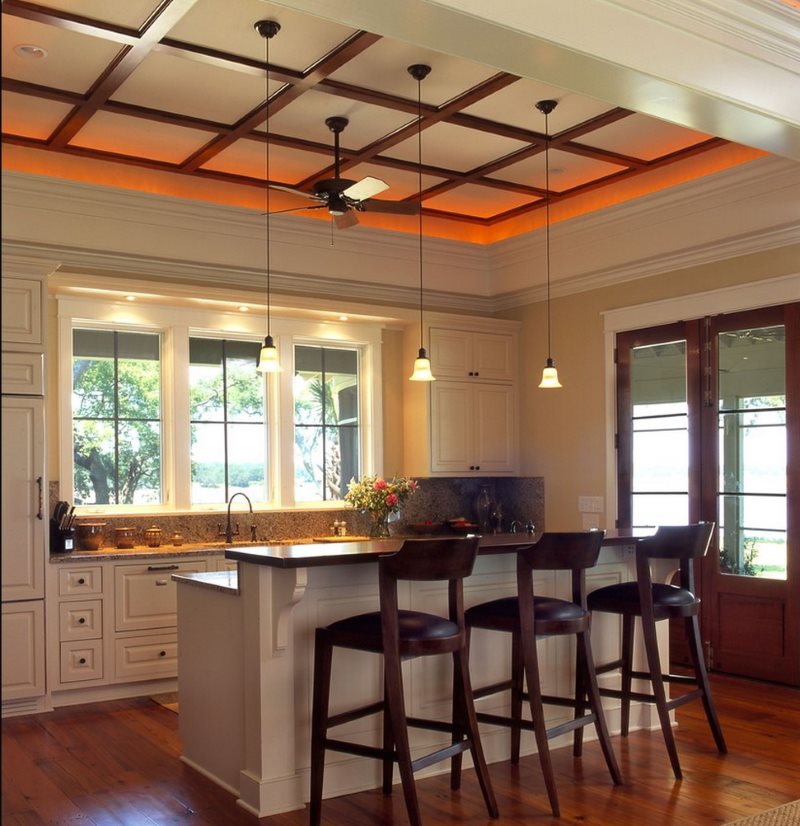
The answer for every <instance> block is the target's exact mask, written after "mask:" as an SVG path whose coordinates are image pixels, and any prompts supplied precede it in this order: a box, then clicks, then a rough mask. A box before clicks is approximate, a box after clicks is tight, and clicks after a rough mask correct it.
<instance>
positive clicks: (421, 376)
mask: <svg viewBox="0 0 800 826" xmlns="http://www.w3.org/2000/svg"><path fill="white" fill-rule="evenodd" d="M430 71H431V67H430V66H427V65H426V64H424V63H414V64H413V65H412V66H409V67H408V73H409V74H410V75H411V77H413V78H414V80H416V81H417V158H418V161H419V163H418V165H417V178H418V187H417V189H418V194H417V199H418V204H417V214H418V216H419V352H418V354H417V358H416V359H415V361H414V372H413V373H412V374H411V376H409V379H410V380H411V381H436V376H434V375H433V372H432V371H431V360H430V359H429V358H428V353H427V352H426V350H425V341H424V339H425V327H424V325H423V323H422V306H423V301H422V81H423V80H425V78H426V77H427V76H428V75H429V74H430Z"/></svg>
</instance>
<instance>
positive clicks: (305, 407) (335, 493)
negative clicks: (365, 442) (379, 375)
mask: <svg viewBox="0 0 800 826" xmlns="http://www.w3.org/2000/svg"><path fill="white" fill-rule="evenodd" d="M294 363H295V370H294V381H293V388H294V433H295V437H294V460H295V461H294V466H295V498H296V500H297V501H300V502H315V501H325V500H339V499H343V498H344V494H345V492H346V490H347V483H348V482H349V481H350V479H351V478H353V477H357V476H358V475H359V466H360V448H359V443H360V432H359V431H360V427H359V358H358V350H356V349H352V348H351V349H348V348H338V347H314V346H310V345H297V346H295V348H294Z"/></svg>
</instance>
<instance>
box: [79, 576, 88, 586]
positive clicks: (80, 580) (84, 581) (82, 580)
mask: <svg viewBox="0 0 800 826" xmlns="http://www.w3.org/2000/svg"><path fill="white" fill-rule="evenodd" d="M78 585H86V580H85V579H84V578H83V577H81V578H80V579H79V580H78Z"/></svg>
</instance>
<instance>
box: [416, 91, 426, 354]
mask: <svg viewBox="0 0 800 826" xmlns="http://www.w3.org/2000/svg"><path fill="white" fill-rule="evenodd" d="M417 160H418V163H417V208H418V210H419V346H420V347H421V348H422V347H424V346H425V344H424V336H423V332H422V330H423V326H422V78H421V77H419V76H418V77H417Z"/></svg>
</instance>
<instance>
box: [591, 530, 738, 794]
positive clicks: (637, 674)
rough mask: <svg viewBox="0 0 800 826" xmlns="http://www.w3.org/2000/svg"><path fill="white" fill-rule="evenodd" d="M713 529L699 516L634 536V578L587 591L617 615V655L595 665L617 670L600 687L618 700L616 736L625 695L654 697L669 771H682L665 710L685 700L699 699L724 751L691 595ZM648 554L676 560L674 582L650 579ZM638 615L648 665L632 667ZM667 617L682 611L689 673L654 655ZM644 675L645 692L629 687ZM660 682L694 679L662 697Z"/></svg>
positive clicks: (625, 721)
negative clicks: (615, 684) (665, 665)
mask: <svg viewBox="0 0 800 826" xmlns="http://www.w3.org/2000/svg"><path fill="white" fill-rule="evenodd" d="M713 533H714V523H713V522H701V523H698V524H696V525H674V526H666V527H660V528H658V530H657V531H656V533H655V534H654V535H653V536H650V537H645V538H642V539H639V540H638V541H637V542H636V582H623V583H620V584H619V585H609V586H607V587H606V588H599V589H597V590H596V591H593V592H592V593H591V594H589V608H590V610H592V611H603V612H606V613H610V614H620V615H621V616H622V648H621V656H620V658H619V659H617V660H614V661H613V662H609V663H604V664H602V665H599V666H598V667H597V673H598V674H602V673H605V672H608V671H616V670H621V687H620V688H619V689H613V688H602V689H601V690H600V693H601V694H602V695H603V696H605V697H616V698H618V699H621V700H622V721H621V722H622V730H621V733H622V736H623V737H627V736H628V726H629V722H630V705H631V700H632V699H633V700H639V701H641V702H648V703H655V706H656V709H657V711H658V719H659V721H660V723H661V731H662V733H663V735H664V743H665V744H666V747H667V753H668V754H669V760H670V763H671V764H672V770H673V772H674V773H675V777H676V778H678V779H679V780H680V779H681V778H682V777H683V773H682V772H681V766H680V762H679V760H678V750H677V748H676V746H675V737H674V735H673V733H672V725H671V722H670V718H669V713H670V711H671V710H672V709H674V708H677V707H678V706H682V705H684V704H685V703H688V702H690V701H691V700H696V699H701V700H702V701H703V706H704V708H705V712H706V717H707V719H708V725H709V727H710V728H711V733H712V734H713V736H714V740H715V742H716V745H717V749H718V751H719V752H720V754H725V753H726V752H727V747H726V745H725V739H724V737H723V736H722V729H721V728H720V724H719V719H718V717H717V712H716V709H715V708H714V703H713V701H712V699H711V688H710V686H709V683H708V673H707V672H706V665H705V662H704V660H703V651H702V648H701V644H700V626H699V622H698V612H699V608H700V600H699V599H698V598H697V597H696V596H695V584H694V563H695V561H696V560H698V559H701V558H702V557H703V556H705V554H706V551H707V550H708V546H709V543H710V542H711V537H712V535H713ZM653 559H674V560H678V561H679V562H680V585H667V584H664V583H660V582H653V580H652V574H651V571H650V561H651V560H653ZM636 617H640V618H641V622H642V637H643V639H644V649H645V652H646V655H647V667H648V669H649V670H648V671H635V670H634V669H633V626H634V619H635V618H636ZM672 617H683V620H684V631H685V633H686V639H687V641H688V643H689V651H690V654H691V659H692V664H693V666H694V674H693V675H684V674H670V673H668V672H666V673H665V672H663V671H662V667H661V661H660V658H659V655H658V641H657V638H656V623H657V622H658V621H659V620H665V619H670V618H672ZM634 678H635V679H637V680H648V681H649V682H650V691H651V693H641V692H638V691H632V690H631V680H632V679H634ZM665 682H670V683H678V684H688V685H694V686H695V689H694V690H693V691H690V692H688V693H686V694H682V695H681V696H679V697H674V698H672V699H668V698H667V695H666V690H665V687H664V683H665Z"/></svg>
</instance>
